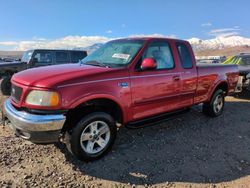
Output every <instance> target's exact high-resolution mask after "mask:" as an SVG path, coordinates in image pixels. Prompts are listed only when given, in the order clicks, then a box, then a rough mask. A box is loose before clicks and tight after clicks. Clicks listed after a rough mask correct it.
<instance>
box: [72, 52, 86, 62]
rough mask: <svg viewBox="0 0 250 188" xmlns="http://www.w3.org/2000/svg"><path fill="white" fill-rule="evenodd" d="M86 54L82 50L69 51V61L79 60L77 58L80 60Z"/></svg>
mask: <svg viewBox="0 0 250 188" xmlns="http://www.w3.org/2000/svg"><path fill="white" fill-rule="evenodd" d="M86 56H87V53H86V52H84V51H82V52H79V51H71V62H72V63H77V62H79V60H82V59H83V58H85V57H86Z"/></svg>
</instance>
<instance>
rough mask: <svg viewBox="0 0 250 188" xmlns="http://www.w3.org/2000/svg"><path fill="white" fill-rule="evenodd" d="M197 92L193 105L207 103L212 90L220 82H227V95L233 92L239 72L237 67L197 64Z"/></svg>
mask: <svg viewBox="0 0 250 188" xmlns="http://www.w3.org/2000/svg"><path fill="white" fill-rule="evenodd" d="M197 74H198V75H197V76H198V77H197V80H198V82H197V90H196V96H195V99H194V103H200V102H202V101H207V100H208V99H209V98H210V95H209V94H211V93H213V92H212V89H214V88H215V87H216V84H217V83H219V82H220V81H221V80H227V83H228V84H227V83H225V84H226V85H225V87H228V94H230V93H233V92H234V91H235V83H237V81H238V75H239V70H238V66H237V65H225V64H197Z"/></svg>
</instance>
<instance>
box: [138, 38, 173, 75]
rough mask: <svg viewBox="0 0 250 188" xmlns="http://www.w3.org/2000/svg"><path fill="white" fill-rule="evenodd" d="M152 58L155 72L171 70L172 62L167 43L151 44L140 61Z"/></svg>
mask: <svg viewBox="0 0 250 188" xmlns="http://www.w3.org/2000/svg"><path fill="white" fill-rule="evenodd" d="M149 57H151V58H154V59H155V60H156V62H157V70H160V69H172V68H173V67H174V60H173V56H172V52H171V49H170V46H169V45H168V43H167V42H152V43H151V44H149V46H148V48H147V50H146V51H145V52H144V54H143V56H142V59H145V58H149Z"/></svg>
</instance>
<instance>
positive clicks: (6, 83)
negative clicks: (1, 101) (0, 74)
mask: <svg viewBox="0 0 250 188" xmlns="http://www.w3.org/2000/svg"><path fill="white" fill-rule="evenodd" d="M10 80H11V77H9V76H8V77H5V78H3V79H2V82H1V92H2V94H3V95H7V96H8V95H10V93H11V82H10Z"/></svg>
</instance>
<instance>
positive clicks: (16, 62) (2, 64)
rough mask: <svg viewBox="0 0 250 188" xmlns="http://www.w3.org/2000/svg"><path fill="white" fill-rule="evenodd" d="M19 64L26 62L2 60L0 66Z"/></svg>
mask: <svg viewBox="0 0 250 188" xmlns="http://www.w3.org/2000/svg"><path fill="white" fill-rule="evenodd" d="M19 64H25V63H24V62H21V61H12V62H0V67H1V68H2V67H7V66H15V65H19Z"/></svg>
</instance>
